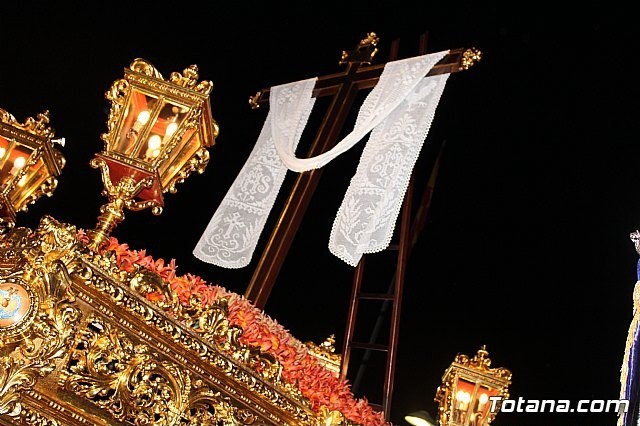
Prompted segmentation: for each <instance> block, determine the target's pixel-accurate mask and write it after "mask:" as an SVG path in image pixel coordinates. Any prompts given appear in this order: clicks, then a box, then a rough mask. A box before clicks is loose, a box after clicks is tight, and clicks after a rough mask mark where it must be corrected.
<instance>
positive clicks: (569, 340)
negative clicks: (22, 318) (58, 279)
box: [0, 1, 640, 426]
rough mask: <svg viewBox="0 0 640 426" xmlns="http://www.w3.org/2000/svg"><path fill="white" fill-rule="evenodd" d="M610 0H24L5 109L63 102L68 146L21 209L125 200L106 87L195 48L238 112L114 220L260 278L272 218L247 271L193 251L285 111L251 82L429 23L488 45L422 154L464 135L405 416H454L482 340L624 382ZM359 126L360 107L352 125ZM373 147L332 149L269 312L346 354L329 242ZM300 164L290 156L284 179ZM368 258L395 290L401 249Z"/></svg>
mask: <svg viewBox="0 0 640 426" xmlns="http://www.w3.org/2000/svg"><path fill="white" fill-rule="evenodd" d="M447 3H449V2H447ZM600 7H603V6H602V5H600ZM607 7H608V9H606V10H602V9H601V8H596V7H595V6H588V5H587V6H585V5H581V8H580V9H579V10H572V11H571V12H570V13H566V12H563V14H560V13H559V12H558V11H557V10H555V8H553V7H550V6H548V5H547V6H544V5H543V4H540V3H536V9H533V8H529V6H526V5H513V6H509V7H505V6H502V5H499V4H497V3H495V2H493V3H489V4H487V5H483V6H479V5H477V4H476V5H475V6H473V7H471V8H464V7H462V6H456V7H454V6H449V7H447V6H445V5H434V4H429V3H424V4H423V5H412V2H405V4H402V3H395V2H389V3H387V2H382V1H379V2H372V3H369V4H368V5H366V6H365V5H361V9H360V10H357V9H356V8H355V7H349V6H347V5H345V4H340V3H338V4H331V3H323V4H314V5H310V4H299V5H298V6H296V7H295V8H293V9H288V8H287V7H285V6H284V5H283V4H271V5H267V4H256V5H251V4H247V5H246V7H243V8H238V7H237V6H236V10H234V11H232V12H229V11H226V10H225V9H224V8H223V6H220V10H216V9H217V8H218V6H216V5H215V3H214V2H210V3H201V4H199V3H198V2H195V3H193V2H188V3H184V4H182V3H180V4H176V5H173V6H172V7H163V8H162V9H158V6H157V5H153V3H148V4H146V3H142V2H138V3H136V5H135V6H132V5H129V4H125V3H123V4H122V5H121V6H118V5H116V4H115V3H114V4H111V5H108V6H107V5H94V4H90V3H88V2H87V3H86V4H85V3H78V4H77V5H75V6H74V7H70V6H68V5H67V6H62V5H61V4H60V3H48V4H47V5H46V6H41V5H39V4H32V3H31V2H21V3H20V5H17V4H16V6H12V7H9V6H5V5H3V6H2V8H1V9H0V31H1V34H2V44H1V46H2V66H1V67H0V107H1V108H4V109H6V110H7V111H9V112H10V113H12V114H13V115H14V116H15V117H16V118H17V119H18V120H19V121H23V120H24V119H26V118H27V117H34V116H35V115H36V114H37V113H39V112H41V111H43V110H45V109H46V110H49V111H50V112H51V126H52V127H53V128H54V129H55V132H56V136H58V137H64V138H65V139H66V142H67V145H66V147H65V148H64V149H63V152H64V155H65V157H66V159H67V165H66V166H65V168H64V170H63V173H62V175H61V176H60V178H59V186H58V189H57V190H56V192H55V194H54V196H53V197H52V198H47V199H42V200H40V201H39V202H38V203H37V204H36V205H34V206H33V207H32V208H30V210H29V212H27V213H21V214H19V216H18V224H19V225H21V226H29V227H34V226H37V224H38V222H39V220H40V218H41V217H42V215H43V214H50V215H52V216H54V217H55V218H57V219H58V220H60V221H63V222H67V223H72V224H75V225H77V226H78V227H81V228H85V229H91V228H93V227H94V226H95V223H96V218H97V216H98V214H99V211H98V209H99V207H100V205H101V204H103V203H105V202H106V199H105V198H103V197H102V196H101V195H100V191H101V187H102V184H101V180H100V176H99V173H98V171H96V170H94V169H92V168H90V167H89V165H88V163H89V160H90V159H91V158H92V156H93V155H94V153H96V152H98V151H100V150H101V149H102V146H103V145H102V141H101V140H100V135H101V134H102V133H104V132H106V130H107V129H106V119H107V114H108V109H109V103H108V101H107V100H106V99H105V98H104V93H105V92H106V91H107V90H108V89H109V87H110V85H111V83H112V82H113V81H114V80H116V79H119V78H121V77H122V76H123V69H124V68H125V67H128V65H129V64H130V63H131V61H132V60H133V59H135V58H144V59H146V60H148V61H150V62H151V63H152V64H154V65H155V66H156V68H157V69H158V70H159V71H160V72H161V73H162V74H163V76H164V77H165V78H167V77H168V76H169V74H170V73H171V72H173V71H182V70H183V69H184V68H186V67H187V66H189V65H191V64H196V65H197V66H198V68H199V71H200V78H201V79H207V80H211V81H212V82H213V83H214V89H213V91H212V93H211V103H212V111H213V116H214V118H215V119H216V120H217V121H218V122H219V124H220V128H221V131H220V136H219V138H218V140H217V143H216V145H215V146H214V147H212V148H211V149H210V154H211V161H210V163H209V165H208V167H207V169H206V171H205V173H204V174H202V175H197V174H195V175H192V176H191V177H190V178H189V179H188V180H187V181H186V182H185V183H183V184H181V185H180V186H179V187H178V192H177V193H176V194H168V195H166V197H165V202H166V206H165V210H164V212H163V213H162V215H160V216H153V215H152V214H151V213H150V212H149V211H143V212H126V213H125V214H126V219H125V221H124V222H123V223H122V224H120V225H119V227H118V228H117V229H116V230H115V231H114V236H116V237H117V238H118V239H119V240H120V241H121V242H126V243H128V244H129V245H130V246H131V247H132V248H134V249H142V248H146V249H147V250H148V252H149V253H150V254H152V255H153V256H154V257H162V258H165V259H170V258H175V259H176V262H177V264H178V267H179V270H178V271H179V272H180V273H187V272H190V273H193V274H196V275H200V276H201V277H203V278H204V279H206V280H207V281H209V282H211V283H216V284H220V285H222V286H224V287H225V288H227V289H228V290H230V291H234V292H237V293H241V294H243V293H244V291H245V290H246V286H247V284H248V281H249V279H250V277H251V275H252V271H253V269H254V268H255V265H256V263H257V260H258V258H259V253H260V252H261V250H262V248H264V244H265V242H266V239H267V237H268V233H265V234H263V236H262V238H261V243H260V245H259V246H258V252H257V253H256V255H255V257H254V259H253V261H252V263H251V265H250V266H249V267H247V268H244V269H238V270H225V269H222V268H219V267H216V266H213V265H208V264H206V263H203V262H200V261H199V260H197V259H196V258H194V257H193V255H192V254H191V252H192V250H193V248H194V246H195V244H196V242H197V241H198V239H199V237H200V235H201V233H202V232H203V231H204V229H205V227H206V225H207V223H208V222H209V219H210V217H211V215H212V214H213V212H214V211H215V209H216V208H217V206H218V204H219V203H220V201H221V200H222V197H223V196H224V194H225V193H226V191H227V189H228V187H229V186H230V185H231V183H232V182H233V180H234V179H235V177H236V175H237V173H238V171H239V170H240V168H241V167H242V165H243V164H244V161H245V160H246V159H247V156H248V154H249V152H250V151H251V149H252V148H253V144H254V143H255V140H256V138H257V137H258V134H259V132H260V128H261V127H262V124H263V122H264V118H265V117H266V112H267V109H266V108H261V109H259V110H251V109H250V108H249V106H248V103H247V100H248V97H249V96H250V95H252V94H254V93H255V92H256V91H257V90H259V89H261V88H265V87H270V86H272V85H278V84H283V83H288V82H292V81H296V80H301V79H306V78H309V77H313V76H320V75H324V74H329V73H334V72H338V71H340V70H341V67H340V66H339V65H338V60H339V57H340V53H341V51H342V50H345V49H352V48H353V47H355V45H356V44H357V42H358V41H359V40H360V39H362V38H363V37H364V36H365V35H366V33H368V32H370V31H374V32H376V33H377V34H378V35H379V36H380V46H379V47H380V52H379V53H378V55H377V56H376V58H375V60H374V63H382V62H383V61H384V60H385V58H386V57H387V56H386V55H388V49H389V46H390V44H391V42H392V41H393V40H394V39H396V38H399V39H400V56H401V57H409V56H415V55H416V54H417V47H418V38H419V36H420V34H422V33H424V32H425V31H426V32H428V51H429V52H437V51H441V50H446V49H453V48H458V47H476V48H478V49H480V50H481V51H482V52H483V58H482V60H481V61H480V62H479V63H478V64H476V65H475V66H474V67H472V68H471V69H470V70H468V71H465V72H461V73H457V74H454V75H452V76H451V77H450V78H449V80H448V83H447V86H446V88H445V91H444V94H443V96H442V99H441V102H440V105H439V107H438V110H437V112H436V117H435V120H434V122H433V125H432V128H431V131H430V133H429V135H428V137H427V140H426V144H425V147H424V149H423V151H422V155H421V157H420V158H419V160H418V163H417V165H416V185H417V187H418V189H421V188H422V187H423V186H424V184H425V183H426V180H427V178H428V176H429V172H430V170H431V167H432V165H433V162H434V159H435V156H436V154H437V152H438V149H439V147H440V146H441V145H442V144H443V143H444V148H443V151H442V152H443V154H442V162H441V167H440V173H439V175H438V179H437V182H436V186H435V190H434V193H433V198H432V203H431V208H430V210H429V212H428V216H427V223H426V227H425V229H424V231H423V232H422V233H421V234H420V235H419V239H418V242H417V244H416V246H415V249H414V251H413V253H412V255H411V258H410V260H409V266H408V269H407V274H408V276H407V280H406V283H405V286H404V298H403V301H402V320H401V325H400V339H399V350H398V361H397V367H396V375H395V377H396V380H395V392H394V396H393V410H392V416H391V417H392V418H391V420H392V421H393V422H394V423H396V424H399V425H402V424H405V423H404V421H403V420H402V418H403V416H404V414H406V413H408V412H410V411H414V410H418V409H426V410H429V411H431V412H435V410H436V404H435V402H433V397H434V396H435V392H436V388H437V386H438V385H439V384H440V380H441V376H442V373H443V372H444V370H445V369H446V368H447V367H448V365H449V363H450V362H451V361H452V360H453V358H454V357H455V355H456V353H458V352H462V353H466V354H468V355H474V354H475V352H476V351H477V349H478V348H479V347H480V346H481V345H487V349H488V351H489V354H490V357H491V358H492V360H493V366H496V367H506V368H508V369H510V370H511V371H512V372H513V384H512V386H511V387H510V391H511V395H512V396H513V397H514V398H518V397H523V398H525V399H569V400H571V401H572V403H574V404H575V403H577V401H578V400H580V399H604V400H607V399H617V398H618V395H619V390H620V385H619V377H620V366H621V362H622V357H623V353H624V345H625V340H626V335H627V329H628V326H629V323H630V321H631V315H632V290H633V285H634V283H635V281H636V276H635V273H636V272H635V271H636V261H637V254H636V252H635V250H634V247H633V244H632V243H631V241H630V239H629V233H630V232H632V231H634V230H636V229H637V228H639V227H640V197H639V196H638V194H639V193H640V174H638V173H637V170H638V167H637V163H638V159H639V158H640V143H639V142H638V133H639V130H640V129H639V126H638V124H639V123H640V116H639V114H638V112H639V111H638V105H637V99H638V95H639V94H640V90H639V89H638V84H637V81H636V79H637V73H638V65H640V60H639V59H638V54H637V48H638V46H637V43H638V40H640V30H639V29H638V27H637V25H635V23H633V22H632V20H631V15H630V14H628V13H627V11H626V10H625V9H624V8H622V7H620V6H616V5H615V3H607ZM175 9H179V10H175ZM363 95H364V94H363ZM351 126H352V122H351ZM350 129H351V127H350V124H349V122H348V123H347V125H346V126H345V133H346V132H347V131H349V130H350ZM311 135H312V134H311ZM303 144H304V140H303ZM363 145H364V144H363V143H360V144H358V145H357V146H356V147H355V148H354V149H353V150H352V151H350V152H348V153H347V154H345V155H343V156H341V157H339V158H338V159H336V160H335V161H334V162H332V163H331V164H329V165H328V166H326V167H325V169H324V172H323V178H322V180H321V182H320V185H319V187H318V190H317V192H316V196H315V197H314V198H313V200H312V202H311V205H310V208H309V211H308V214H307V215H306V216H305V218H304V220H303V222H302V226H301V228H300V231H299V232H298V234H297V236H296V239H295V240H294V242H293V246H292V249H291V252H290V255H289V256H288V258H287V260H286V262H285V264H284V267H283V270H282V272H281V273H280V276H279V278H278V282H277V284H276V286H275V288H274V290H273V292H272V293H271V298H270V299H269V301H268V303H267V305H266V308H265V312H266V313H267V314H268V315H269V316H271V317H273V318H275V319H276V320H277V321H278V322H280V323H281V324H283V325H284V326H285V327H286V328H287V329H289V330H290V331H291V332H292V334H293V335H294V336H296V337H297V338H298V339H300V340H302V341H307V340H313V341H316V342H320V341H322V340H323V339H324V338H325V337H327V336H328V335H330V334H335V335H336V339H337V342H338V350H340V349H341V346H342V337H343V334H344V327H345V324H346V315H347V302H348V297H349V293H350V291H351V280H352V277H353V268H352V267H350V266H348V265H346V264H345V263H343V262H342V261H341V260H339V259H338V258H335V257H334V256H332V255H331V254H330V253H329V251H328V248H327V243H328V238H329V232H330V229H331V224H332V222H333V218H334V216H335V213H336V212H337V209H338V207H339V205H340V202H341V199H342V196H343V195H344V191H345V190H346V188H347V186H348V184H349V179H350V177H351V175H352V174H353V173H354V172H355V168H356V165H357V161H358V158H359V155H360V153H361V150H362V147H363ZM300 152H301V151H298V153H299V155H301V154H300ZM302 155H303V154H302ZM294 179H295V173H293V172H289V173H288V174H287V179H286V180H285V184H284V188H286V187H287V186H290V185H291V184H292V183H293V181H294ZM283 195H284V192H283V193H281V196H280V197H279V198H278V200H277V201H276V206H275V208H274V210H273V212H272V215H271V216H270V221H269V222H268V223H267V226H269V225H271V226H273V223H274V220H275V218H276V216H277V214H278V213H279V211H280V209H281V208H282V206H283V202H284V196H283ZM419 196H420V191H418V192H417V193H416V197H417V199H419ZM416 202H417V200H416ZM369 259H375V260H372V262H371V263H374V264H375V265H377V266H378V267H379V268H380V270H376V271H375V272H374V273H372V274H371V276H370V277H369V281H366V282H368V283H370V284H365V285H371V286H377V287H378V288H386V287H387V286H388V285H389V282H390V275H388V274H390V273H391V272H392V271H393V268H392V267H391V266H389V268H390V270H389V271H385V270H384V268H383V266H382V265H385V264H388V265H392V263H391V262H392V259H391V258H390V256H389V255H385V254H380V255H373V256H370V257H369ZM387 273H388V274H387ZM377 311H378V308H376V307H374V308H372V312H373V313H372V314H371V313H370V315H371V318H375V315H376V314H377ZM372 322H373V321H369V324H368V325H369V327H371V326H372V324H371V323H372ZM364 330H365V331H363V333H364V334H365V335H366V334H367V332H368V331H366V329H364ZM376 366H377V365H376V363H375V360H372V363H371V364H370V365H369V367H368V368H367V370H366V375H367V377H368V380H366V381H363V382H362V385H361V386H360V389H359V390H358V392H357V393H358V394H360V395H361V394H363V393H364V394H366V395H367V396H368V397H369V399H370V400H371V401H372V402H376V399H377V395H378V391H379V389H378V388H379V385H376V383H381V381H376V380H377V379H376V378H377V377H378V376H379V375H380V369H379V368H376ZM350 369H351V370H352V372H355V370H357V369H358V365H356V364H352V366H351V367H350ZM614 423H615V415H614V414H579V415H578V414H559V413H557V414H524V413H522V414H519V413H513V414H509V413H502V414H500V415H498V417H497V418H496V420H495V422H494V423H493V424H495V425H498V426H499V425H522V426H528V425H542V424H544V425H550V426H553V425H557V426H568V425H582V426H589V425H594V426H595V425H598V426H601V425H613V424H614Z"/></svg>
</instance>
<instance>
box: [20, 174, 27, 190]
mask: <svg viewBox="0 0 640 426" xmlns="http://www.w3.org/2000/svg"><path fill="white" fill-rule="evenodd" d="M26 183H27V177H26V176H22V178H21V179H20V180H19V181H18V186H19V187H21V188H22V187H23V186H24V185H25V184H26Z"/></svg>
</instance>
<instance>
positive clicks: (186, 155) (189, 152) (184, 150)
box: [158, 129, 201, 191]
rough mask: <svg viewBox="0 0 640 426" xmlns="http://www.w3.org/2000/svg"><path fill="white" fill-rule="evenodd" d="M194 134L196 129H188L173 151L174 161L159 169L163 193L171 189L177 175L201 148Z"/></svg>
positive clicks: (164, 164)
mask: <svg viewBox="0 0 640 426" xmlns="http://www.w3.org/2000/svg"><path fill="white" fill-rule="evenodd" d="M194 133H195V129H188V130H187V131H186V132H185V133H184V135H183V136H182V139H180V142H179V143H178V145H177V146H176V147H175V149H174V150H173V152H174V155H173V159H172V160H171V161H167V162H165V163H163V164H162V165H161V166H160V168H159V169H158V171H159V173H160V179H161V180H162V190H163V191H165V190H166V189H167V188H168V187H169V185H170V183H171V181H172V180H173V178H174V177H175V176H176V174H178V173H179V172H180V170H182V169H183V168H184V166H185V164H186V163H187V161H189V160H190V159H191V158H192V157H193V155H194V154H195V153H196V151H198V149H199V148H200V146H201V144H200V141H199V139H198V138H197V137H194Z"/></svg>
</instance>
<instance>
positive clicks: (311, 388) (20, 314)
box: [0, 54, 488, 426]
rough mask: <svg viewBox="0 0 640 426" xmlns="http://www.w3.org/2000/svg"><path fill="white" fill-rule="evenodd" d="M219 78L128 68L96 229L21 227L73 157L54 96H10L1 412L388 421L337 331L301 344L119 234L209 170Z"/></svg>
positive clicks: (231, 296)
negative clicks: (360, 386)
mask: <svg viewBox="0 0 640 426" xmlns="http://www.w3.org/2000/svg"><path fill="white" fill-rule="evenodd" d="M442 56H443V57H446V54H444V55H442ZM463 57H464V55H458V56H457V58H456V61H457V62H458V67H459V68H461V66H462V61H463ZM464 58H465V59H464V60H466V61H467V62H468V63H467V64H466V66H467V67H468V66H470V64H472V63H473V59H472V58H471V59H470V58H469V57H464ZM449 60H451V58H449ZM449 66H450V65H449ZM211 89H212V83H211V82H210V81H207V80H203V81H199V75H198V68H197V66H195V65H192V66H190V67H188V68H186V69H184V71H183V72H182V73H180V72H173V73H171V75H170V76H169V78H167V79H165V78H164V77H163V76H162V75H161V74H160V72H159V71H158V70H157V69H155V67H154V66H153V65H152V64H151V63H149V62H148V61H146V60H143V59H136V60H134V61H133V62H132V63H131V64H130V66H129V67H128V68H126V69H125V70H124V77H123V78H122V79H120V80H117V81H116V82H114V83H113V85H112V86H111V88H110V89H109V91H108V92H107V93H106V95H105V96H106V98H107V99H108V100H109V101H110V102H111V110H110V112H109V116H108V120H107V131H106V133H104V134H102V136H101V138H102V140H103V141H104V148H103V150H102V151H101V152H100V153H97V154H96V155H95V157H94V159H93V160H92V161H91V166H92V167H93V168H96V169H98V170H99V172H100V175H101V177H102V182H103V186H104V190H103V195H104V196H105V197H106V198H107V200H108V201H107V203H106V204H104V205H103V206H102V207H101V208H100V215H99V218H98V223H97V225H96V227H95V228H94V229H92V230H87V231H85V230H84V229H79V228H77V227H76V226H74V225H72V224H67V223H61V222H59V221H58V220H56V219H55V218H53V217H51V216H44V217H42V218H41V220H40V225H39V226H38V227H37V228H36V229H30V228H25V227H20V226H15V223H16V212H19V211H22V210H25V209H26V208H27V207H28V205H29V204H31V203H33V202H36V201H37V200H38V198H40V197H41V196H42V195H48V196H50V195H52V193H53V192H54V190H55V187H56V184H57V179H56V176H58V175H59V174H60V173H61V172H62V170H63V168H64V163H65V160H64V157H63V155H62V154H61V151H60V148H59V145H62V140H61V139H55V138H54V131H53V129H52V128H51V127H50V125H49V120H50V116H49V112H48V111H45V112H43V113H41V114H39V115H37V117H36V118H35V119H34V118H28V119H27V120H25V121H24V122H20V121H18V120H17V119H16V118H15V117H13V116H12V115H11V114H10V113H9V112H7V111H4V110H0V180H1V182H0V184H1V185H2V186H1V188H0V216H1V217H2V222H1V224H0V227H1V228H2V235H1V236H0V424H2V425H16V424H24V425H52V426H53V425H123V426H124V425H256V426H257V425H387V424H389V422H388V421H387V420H386V419H385V416H384V413H382V412H380V411H376V410H375V409H374V408H373V407H372V406H371V405H370V404H369V403H368V402H367V400H366V399H365V398H362V399H358V398H355V397H354V395H353V394H352V393H351V391H350V389H349V384H348V383H347V382H346V381H344V380H340V378H339V375H338V371H339V368H340V357H339V355H337V354H335V353H333V351H334V348H333V347H332V345H331V344H330V343H329V344H327V343H326V342H325V343H324V344H320V345H315V344H313V343H310V342H307V343H302V342H301V341H299V340H298V339H296V338H295V337H293V336H292V335H290V334H289V332H288V331H287V330H286V329H284V328H283V327H282V326H281V325H279V324H278V323H276V322H275V321H274V320H272V319H271V318H269V317H268V316H267V315H266V314H265V313H264V312H263V311H261V310H260V309H258V308H256V307H255V306H254V305H253V304H252V303H251V302H250V301H249V300H247V299H246V298H244V297H243V296H241V295H238V294H235V293H232V292H229V291H227V290H226V289H224V288H222V287H220V286H216V285H212V284H210V283H207V282H205V281H204V280H203V279H201V278H200V277H198V276H194V275H191V274H185V275H178V274H177V273H176V264H175V261H173V260H172V261H164V260H163V259H155V258H153V257H152V256H151V255H148V254H147V253H146V251H145V250H135V249H132V248H130V247H128V245H127V244H124V243H120V242H119V241H118V240H117V239H116V238H114V237H112V236H111V232H112V230H113V229H114V228H115V227H116V226H117V224H118V223H120V222H121V221H122V220H123V219H124V211H125V209H128V210H132V211H138V210H143V209H151V211H152V213H153V214H160V213H161V212H162V208H163V206H164V194H166V193H167V192H169V193H173V192H175V191H176V185H178V184H179V183H182V182H183V181H184V180H185V179H187V178H188V177H189V176H190V175H191V174H192V173H193V172H198V173H202V172H203V171H204V169H205V167H206V165H207V162H208V160H209V148H211V147H212V146H213V145H214V143H215V138H216V137H217V134H218V125H217V123H216V121H215V120H214V119H213V117H212V112H211V106H210V101H209V95H210V92H211ZM442 395H444V394H442ZM440 397H442V396H440ZM448 398H449V399H451V398H450V397H448ZM449 402H450V401H449ZM487 423H488V422H487Z"/></svg>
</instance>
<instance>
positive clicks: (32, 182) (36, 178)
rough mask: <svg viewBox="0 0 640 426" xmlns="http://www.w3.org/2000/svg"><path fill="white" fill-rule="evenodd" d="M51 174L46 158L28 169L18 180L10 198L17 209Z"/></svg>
mask: <svg viewBox="0 0 640 426" xmlns="http://www.w3.org/2000/svg"><path fill="white" fill-rule="evenodd" d="M48 176H49V173H48V172H47V167H46V166H45V164H44V160H43V159H42V158H39V159H38V161H37V162H36V163H35V164H34V165H33V166H31V167H30V168H29V170H27V172H26V174H25V175H24V176H22V177H21V178H20V180H18V182H17V183H16V186H15V188H14V189H13V191H11V194H10V199H11V202H12V204H13V206H14V207H15V209H16V210H20V209H21V208H22V207H23V206H24V205H25V203H26V202H27V200H28V197H29V195H31V194H33V193H34V191H35V190H36V189H37V188H38V187H39V186H40V185H42V184H43V183H44V181H45V180H46V179H47V177H48Z"/></svg>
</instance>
